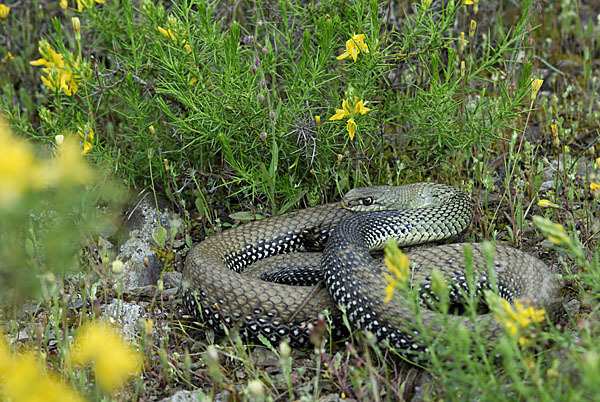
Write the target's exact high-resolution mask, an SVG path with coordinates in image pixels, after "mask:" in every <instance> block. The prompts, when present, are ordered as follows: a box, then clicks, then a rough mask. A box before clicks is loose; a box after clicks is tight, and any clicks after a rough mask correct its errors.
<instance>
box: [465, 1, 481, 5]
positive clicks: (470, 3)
mask: <svg viewBox="0 0 600 402" xmlns="http://www.w3.org/2000/svg"><path fill="white" fill-rule="evenodd" d="M465 4H466V5H472V4H479V0H465Z"/></svg>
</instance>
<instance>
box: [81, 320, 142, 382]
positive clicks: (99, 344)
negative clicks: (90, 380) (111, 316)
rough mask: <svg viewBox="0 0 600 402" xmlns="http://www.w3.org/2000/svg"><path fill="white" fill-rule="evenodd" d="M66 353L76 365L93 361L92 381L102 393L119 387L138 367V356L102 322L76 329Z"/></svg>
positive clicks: (111, 328) (140, 365) (139, 361)
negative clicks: (94, 378) (94, 380)
mask: <svg viewBox="0 0 600 402" xmlns="http://www.w3.org/2000/svg"><path fill="white" fill-rule="evenodd" d="M70 354H71V361H72V362H73V363H74V364H76V365H81V364H86V363H89V362H93V366H94V373H95V375H96V380H97V382H98V384H99V385H100V386H101V387H102V388H103V389H104V390H105V391H106V392H111V391H113V390H115V389H117V388H119V387H121V386H123V385H124V384H125V382H126V381H127V380H128V379H129V378H130V377H131V376H133V375H135V374H137V373H139V372H140V370H141V368H142V358H141V356H140V354H139V353H138V352H137V351H136V350H135V349H134V348H132V347H131V346H129V345H128V344H127V343H126V342H125V341H124V340H123V339H122V338H121V337H120V336H119V334H118V333H117V332H116V331H115V329H114V328H113V327H112V326H110V325H109V324H108V323H105V322H94V323H91V324H87V325H84V326H82V327H81V328H79V330H78V333H77V337H76V339H75V343H74V344H73V346H72V348H71V352H70Z"/></svg>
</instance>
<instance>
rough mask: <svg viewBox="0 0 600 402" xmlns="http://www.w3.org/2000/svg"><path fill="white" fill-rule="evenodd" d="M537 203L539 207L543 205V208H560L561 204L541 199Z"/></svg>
mask: <svg viewBox="0 0 600 402" xmlns="http://www.w3.org/2000/svg"><path fill="white" fill-rule="evenodd" d="M537 204H538V207H542V208H560V205H558V204H555V203H553V202H552V201H549V200H539V201H538V203H537Z"/></svg>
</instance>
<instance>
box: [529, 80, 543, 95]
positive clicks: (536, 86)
mask: <svg viewBox="0 0 600 402" xmlns="http://www.w3.org/2000/svg"><path fill="white" fill-rule="evenodd" d="M543 83H544V80H541V79H539V78H537V79H534V80H531V100H534V99H535V98H536V96H537V94H538V92H539V91H540V88H541V87H542V84H543Z"/></svg>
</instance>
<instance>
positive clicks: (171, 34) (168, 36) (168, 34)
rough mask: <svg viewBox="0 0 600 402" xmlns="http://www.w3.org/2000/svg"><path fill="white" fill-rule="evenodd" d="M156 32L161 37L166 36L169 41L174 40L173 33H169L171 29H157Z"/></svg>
mask: <svg viewBox="0 0 600 402" xmlns="http://www.w3.org/2000/svg"><path fill="white" fill-rule="evenodd" d="M157 29H158V32H160V33H161V34H162V35H164V36H166V37H167V38H169V39H175V34H173V31H171V28H169V29H164V28H163V27H158V28H157Z"/></svg>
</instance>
